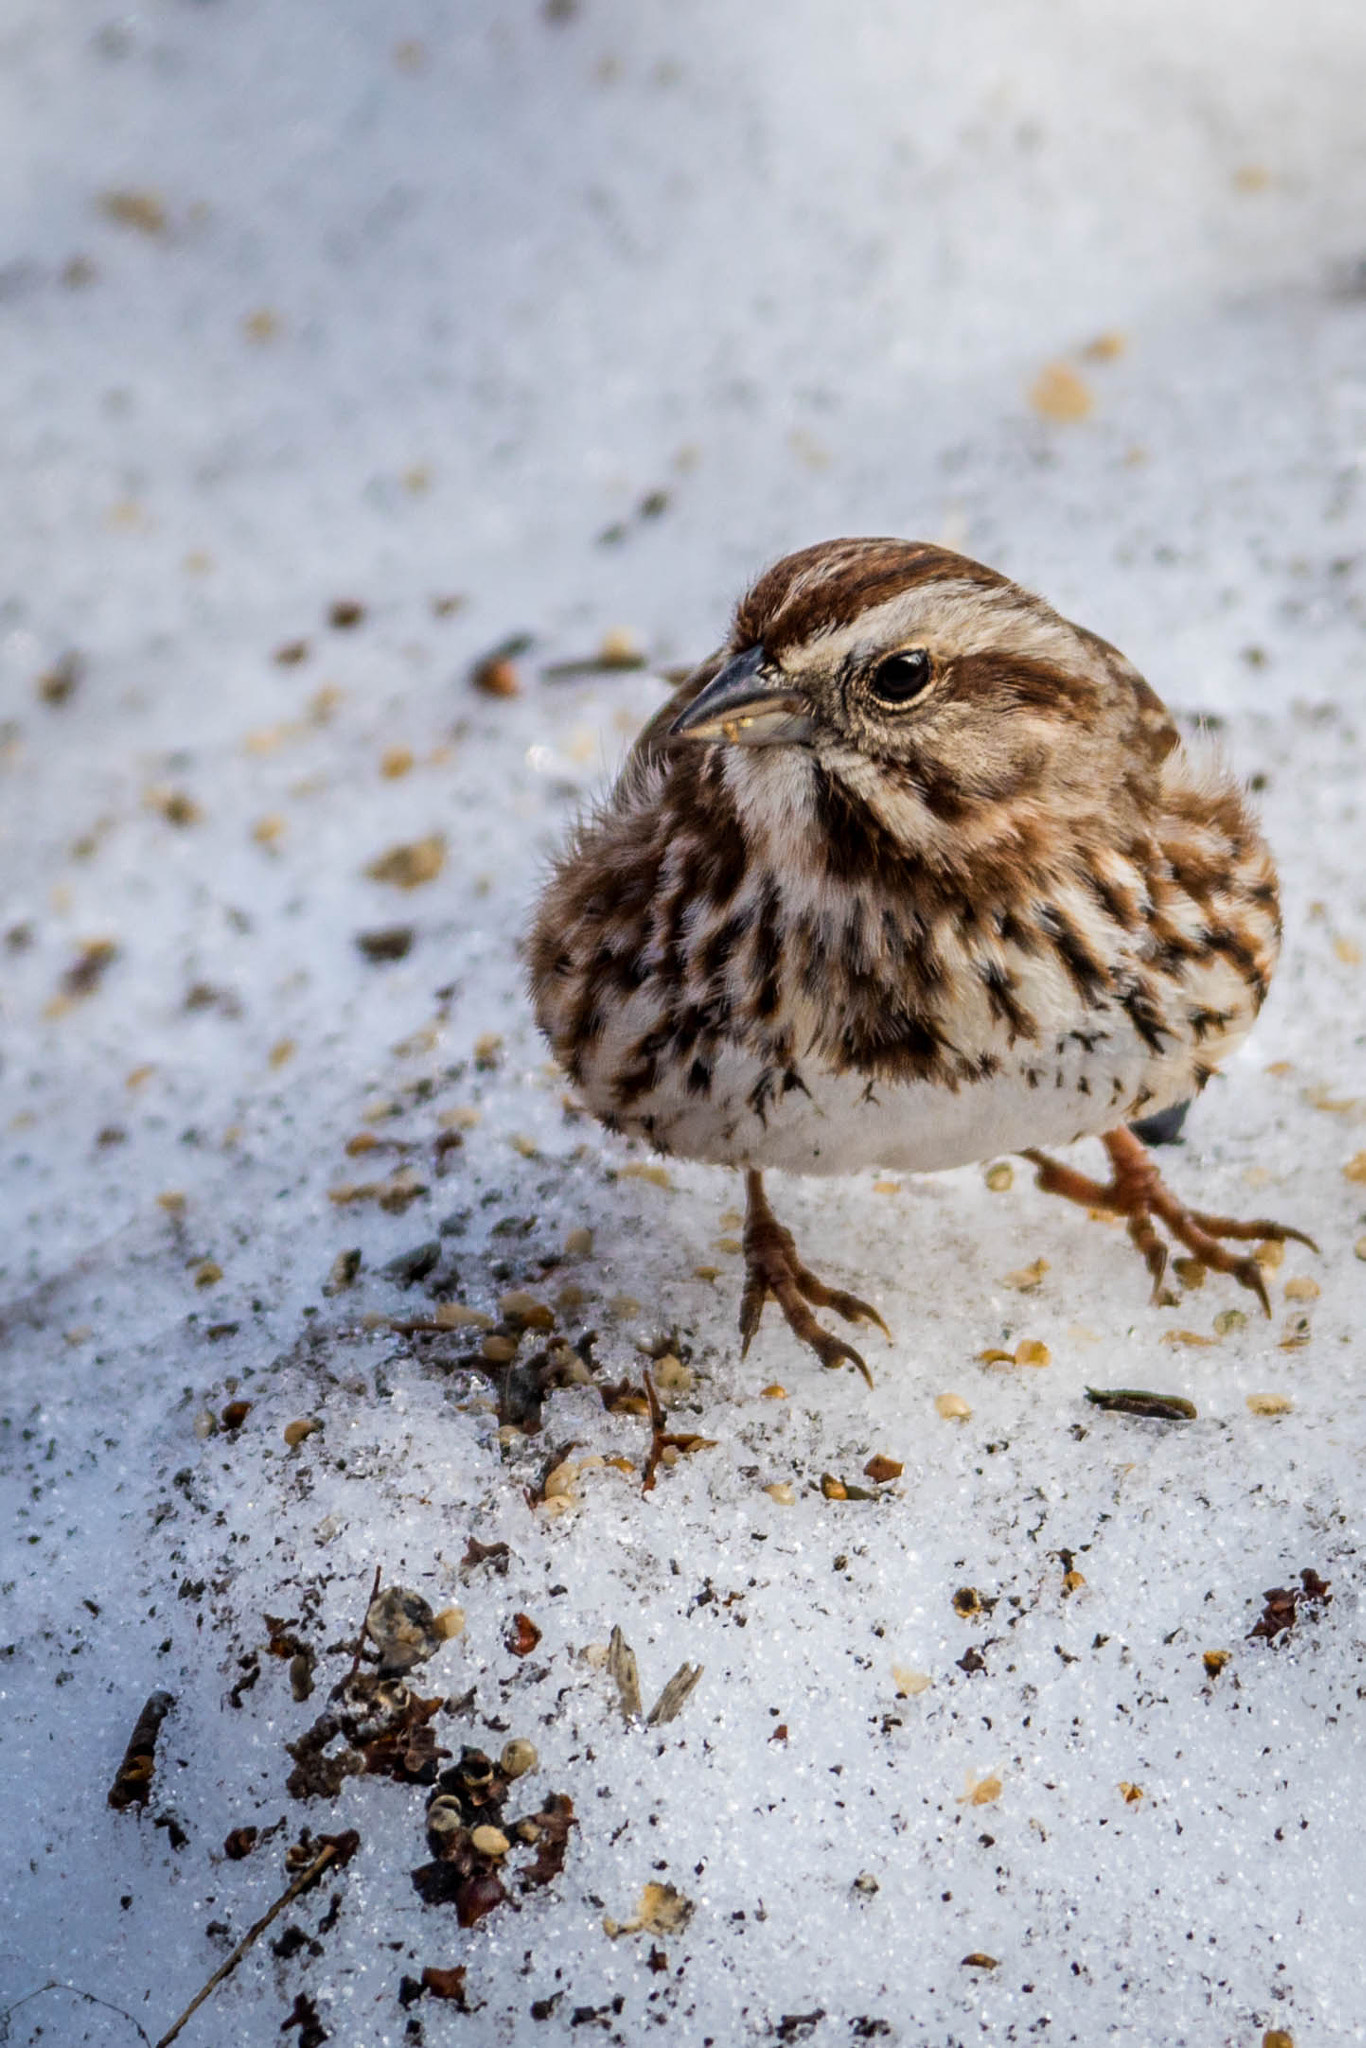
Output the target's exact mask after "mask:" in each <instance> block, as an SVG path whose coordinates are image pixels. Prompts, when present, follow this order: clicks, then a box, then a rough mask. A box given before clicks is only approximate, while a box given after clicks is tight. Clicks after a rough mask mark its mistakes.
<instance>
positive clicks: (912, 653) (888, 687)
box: [868, 647, 931, 711]
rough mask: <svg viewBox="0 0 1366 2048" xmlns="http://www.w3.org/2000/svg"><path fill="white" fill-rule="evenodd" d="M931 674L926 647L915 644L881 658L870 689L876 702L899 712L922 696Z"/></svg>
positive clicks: (870, 681)
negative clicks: (904, 651)
mask: <svg viewBox="0 0 1366 2048" xmlns="http://www.w3.org/2000/svg"><path fill="white" fill-rule="evenodd" d="M930 675H931V669H930V657H929V655H928V654H927V653H926V651H925V649H924V648H923V647H912V648H911V649H910V650H909V651H908V652H907V653H905V654H889V655H888V657H887V659H886V660H885V661H880V662H879V663H878V665H877V667H876V668H875V669H874V670H873V673H872V675H871V676H870V678H869V681H868V688H869V691H870V693H871V694H872V696H873V698H874V700H875V701H876V702H877V703H879V704H886V705H889V706H895V708H896V709H897V710H898V711H899V710H900V709H901V707H902V706H903V705H904V704H909V703H911V702H912V701H913V700H914V699H915V698H916V697H918V696H919V695H920V693H921V691H922V690H923V689H924V688H925V686H926V685H927V683H928V682H929V681H930Z"/></svg>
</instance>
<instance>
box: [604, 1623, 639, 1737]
mask: <svg viewBox="0 0 1366 2048" xmlns="http://www.w3.org/2000/svg"><path fill="white" fill-rule="evenodd" d="M607 1675H608V1677H609V1678H610V1679H611V1681H612V1683H613V1685H615V1687H616V1689H617V1704H618V1705H619V1706H620V1708H621V1711H622V1713H623V1714H624V1716H625V1717H626V1719H627V1720H628V1721H638V1720H639V1719H640V1713H641V1706H640V1672H639V1669H638V1667H637V1665H636V1653H635V1651H634V1650H633V1649H632V1648H631V1645H630V1644H629V1643H628V1642H627V1640H626V1638H625V1636H624V1635H623V1634H622V1632H621V1630H620V1628H614V1629H613V1630H612V1637H611V1641H610V1642H609V1643H608V1646H607Z"/></svg>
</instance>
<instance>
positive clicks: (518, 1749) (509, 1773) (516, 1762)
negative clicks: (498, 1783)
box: [498, 1735, 541, 1778]
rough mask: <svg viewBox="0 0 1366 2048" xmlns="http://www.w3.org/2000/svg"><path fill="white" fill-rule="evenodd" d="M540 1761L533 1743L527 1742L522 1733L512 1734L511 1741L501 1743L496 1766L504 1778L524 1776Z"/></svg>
mask: <svg viewBox="0 0 1366 2048" xmlns="http://www.w3.org/2000/svg"><path fill="white" fill-rule="evenodd" d="M540 1761H541V1759H540V1756H539V1754H538V1753H537V1749H536V1745H535V1743H534V1742H528V1741H527V1739H526V1737H525V1736H524V1735H514V1736H513V1738H512V1740H511V1742H505V1743H504V1744H503V1753H502V1755H501V1756H500V1757H499V1759H498V1768H499V1770H500V1771H501V1772H502V1774H503V1776H504V1777H505V1778H524V1777H525V1776H526V1774H527V1772H528V1771H534V1770H535V1768H536V1766H537V1764H539V1762H540Z"/></svg>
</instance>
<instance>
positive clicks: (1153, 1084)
mask: <svg viewBox="0 0 1366 2048" xmlns="http://www.w3.org/2000/svg"><path fill="white" fill-rule="evenodd" d="M760 1071H761V1070H760V1067H759V1064H758V1062H757V1061H755V1060H753V1059H751V1058H750V1057H748V1056H747V1055H745V1054H743V1053H741V1052H739V1051H735V1050H730V1051H727V1052H725V1053H723V1054H722V1055H721V1056H720V1057H719V1058H718V1059H717V1060H716V1063H715V1069H714V1076H713V1081H712V1087H711V1091H710V1093H709V1095H708V1096H707V1098H706V1099H705V1100H700V1099H697V1098H695V1097H689V1096H688V1095H686V1094H683V1093H681V1092H675V1091H672V1090H665V1089H656V1090H655V1091H653V1092H652V1093H651V1094H650V1095H649V1096H648V1097H646V1098H645V1099H644V1100H643V1101H641V1102H640V1103H638V1104H636V1105H635V1106H634V1108H633V1111H632V1113H631V1114H630V1115H627V1116H620V1117H618V1118H617V1119H615V1121H617V1122H618V1124H619V1127H620V1128H621V1129H623V1130H624V1131H627V1132H629V1133H631V1134H632V1135H635V1136H639V1137H643V1138H645V1139H646V1141H647V1142H648V1143H650V1144H651V1145H653V1146H654V1147H655V1148H656V1149H657V1150H659V1151H661V1152H672V1153H677V1154H679V1155H680V1156H682V1157H684V1158H688V1159H701V1160H706V1161H708V1162H709V1163H711V1164H713V1165H718V1166H739V1167H743V1166H750V1167H756V1168H760V1169H767V1168H769V1167H774V1168H778V1169H780V1170H781V1171H783V1172H786V1173H809V1174H827V1173H857V1172H860V1171H862V1170H864V1169H866V1168H869V1167H886V1168H889V1169H891V1170H894V1171H900V1172H908V1173H932V1172H936V1171H938V1170H939V1169H940V1168H944V1167H950V1166H964V1165H967V1164H968V1163H969V1162H970V1161H972V1160H976V1159H986V1158H989V1157H991V1156H992V1155H994V1154H996V1153H1001V1152H1019V1151H1022V1150H1023V1149H1024V1148H1025V1147H1026V1146H1030V1145H1039V1146H1058V1145H1070V1144H1072V1143H1073V1142H1074V1141H1075V1140H1076V1139H1078V1138H1083V1137H1088V1136H1092V1135H1097V1134H1099V1133H1101V1132H1103V1131H1112V1130H1114V1129H1115V1128H1116V1127H1117V1126H1118V1125H1120V1124H1123V1123H1125V1122H1127V1121H1128V1120H1129V1119H1130V1118H1131V1117H1135V1116H1142V1115H1151V1114H1153V1113H1154V1112H1155V1111H1157V1110H1159V1109H1162V1108H1165V1107H1166V1106H1167V1104H1169V1103H1173V1102H1180V1101H1184V1100H1185V1099H1186V1098H1187V1097H1188V1096H1190V1095H1191V1094H1192V1093H1193V1092H1194V1089H1195V1086H1196V1082H1195V1080H1194V1077H1193V1075H1192V1073H1191V1071H1190V1068H1189V1065H1188V1063H1187V1061H1186V1060H1185V1059H1183V1058H1165V1059H1155V1058H1154V1056H1153V1054H1152V1053H1151V1051H1150V1050H1149V1049H1148V1048H1146V1047H1144V1046H1142V1045H1141V1044H1140V1043H1139V1042H1138V1041H1136V1040H1135V1039H1133V1038H1131V1037H1130V1036H1129V1035H1128V1034H1127V1033H1125V1034H1122V1036H1121V1038H1120V1041H1119V1042H1118V1043H1117V1042H1116V1041H1114V1040H1110V1041H1106V1042H1104V1043H1102V1044H1100V1045H1097V1046H1094V1047H1093V1048H1092V1049H1091V1050H1090V1051H1088V1050H1087V1049H1086V1047H1085V1046H1084V1045H1082V1044H1079V1043H1076V1042H1068V1043H1066V1044H1065V1045H1064V1046H1063V1048H1062V1050H1061V1051H1055V1052H1054V1053H1052V1054H1051V1055H1049V1056H1043V1055H1041V1054H1039V1053H1038V1052H1037V1050H1036V1049H1035V1048H1032V1047H1031V1048H1028V1055H1027V1056H1026V1054H1025V1049H1023V1048H1022V1049H1021V1052H1020V1055H1019V1056H1016V1055H1015V1054H1011V1055H1008V1056H1007V1057H1006V1058H1005V1059H1003V1061H1002V1064H1001V1066H1000V1068H999V1069H998V1071H997V1072H996V1073H995V1074H993V1075H991V1076H990V1077H989V1078H987V1079H984V1080H980V1081H964V1082H961V1083H960V1084H959V1086H958V1087H957V1088H956V1089H951V1088H948V1087H946V1086H944V1085H943V1084H939V1083H932V1082H927V1081H916V1082H883V1081H874V1082H868V1081H866V1080H864V1079H863V1078H862V1077H860V1076H859V1075H856V1074H849V1073H844V1074H837V1073H831V1072H827V1071H823V1070H821V1069H819V1068H818V1067H817V1066H816V1065H815V1064H814V1063H813V1062H812V1061H809V1060H808V1061H805V1062H803V1064H802V1080H803V1083H804V1084H805V1092H803V1090H802V1089H799V1088H793V1089H790V1090H789V1091H788V1092H787V1093H786V1094H785V1095H782V1096H780V1097H777V1098H770V1099H769V1100H768V1101H767V1102H766V1104H765V1106H764V1109H763V1113H762V1115H761V1114H759V1113H757V1112H756V1111H755V1109H754V1108H752V1107H751V1101H752V1098H753V1094H754V1090H755V1085H756V1082H757V1081H758V1079H759V1076H760ZM1031 1073H1032V1074H1033V1075H1034V1076H1035V1078H1034V1080H1033V1081H1032V1082H1031V1081H1030V1079H1029V1075H1030V1074H1031Z"/></svg>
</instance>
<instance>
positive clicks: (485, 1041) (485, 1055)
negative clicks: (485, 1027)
mask: <svg viewBox="0 0 1366 2048" xmlns="http://www.w3.org/2000/svg"><path fill="white" fill-rule="evenodd" d="M473 1052H474V1064H475V1066H476V1067H477V1068H478V1070H479V1072H480V1073H481V1074H490V1073H492V1072H493V1070H494V1068H495V1067H497V1066H498V1065H500V1064H501V1061H502V1058H503V1037H502V1033H501V1032H499V1031H481V1032H480V1034H479V1036H478V1038H476V1039H475V1041H474V1046H473Z"/></svg>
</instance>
